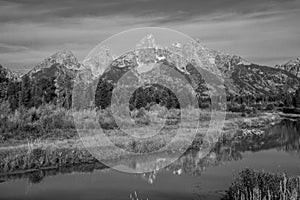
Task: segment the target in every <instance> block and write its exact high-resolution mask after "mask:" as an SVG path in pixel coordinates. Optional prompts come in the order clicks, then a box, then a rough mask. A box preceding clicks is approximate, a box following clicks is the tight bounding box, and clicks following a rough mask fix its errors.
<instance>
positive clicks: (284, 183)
mask: <svg viewBox="0 0 300 200" xmlns="http://www.w3.org/2000/svg"><path fill="white" fill-rule="evenodd" d="M299 198H300V177H287V176H286V175H285V174H272V173H267V172H262V171H255V170H252V169H246V170H243V171H241V172H240V173H239V175H238V177H237V178H236V179H235V180H234V182H233V183H232V185H231V187H230V188H229V190H228V192H227V194H226V196H225V197H224V198H223V199H224V200H229V199H230V200H298V199H299Z"/></svg>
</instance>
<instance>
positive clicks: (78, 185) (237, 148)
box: [0, 120, 300, 200]
mask: <svg viewBox="0 0 300 200" xmlns="http://www.w3.org/2000/svg"><path fill="white" fill-rule="evenodd" d="M299 149H300V121H290V120H282V121H281V123H279V124H276V125H274V126H273V127H271V128H270V129H269V130H267V131H266V132H265V134H262V135H249V136H245V137H235V138H233V139H231V140H223V141H220V142H219V143H218V144H217V145H216V146H215V147H214V148H213V149H212V150H211V152H210V153H209V154H208V155H206V156H204V157H203V155H202V154H201V151H196V150H190V151H187V152H186V153H185V154H184V155H183V156H181V157H180V158H179V159H178V160H177V161H176V162H174V163H173V164H171V165H169V166H168V167H166V168H165V169H164V170H160V171H155V172H152V173H146V174H138V175H134V174H125V173H120V172H117V171H114V170H111V169H107V168H105V166H103V165H101V164H96V165H95V164H93V165H83V166H74V167H73V168H64V169H59V170H45V171H37V172H34V173H27V174H19V175H11V176H6V177H3V178H4V179H6V180H7V181H6V182H3V183H0V191H1V192H0V199H24V197H25V196H26V195H28V194H27V193H26V192H24V187H26V185H28V184H29V183H28V182H27V179H29V181H30V182H31V183H35V184H33V186H32V188H31V196H30V199H41V197H43V199H47V198H48V197H45V194H49V193H51V195H49V198H48V199H59V198H61V197H65V198H72V199H80V198H81V199H84V197H85V196H88V199H97V200H98V199H114V200H115V199H137V197H139V199H149V200H151V199H155V200H156V199H201V198H204V199H219V198H220V196H221V195H222V192H223V191H225V190H226V189H228V187H229V186H230V184H231V182H232V181H233V176H234V175H236V174H237V173H238V172H239V171H240V170H243V169H245V168H248V167H249V168H254V169H259V170H265V171H271V172H285V173H287V174H288V175H299V174H300V159H299ZM129 162H131V161H129ZM132 162H134V161H132ZM80 172H85V173H80ZM86 172H89V173H86ZM0 179H2V178H1V177H0ZM11 179H15V181H11ZM74 180H77V181H74ZM58 185H59V186H60V187H58ZM37 188H39V189H37ZM12 189H14V192H12ZM22 191H23V192H22ZM79 192H80V195H79V196H78V194H79ZM124 196H126V198H124ZM100 197H101V198H100Z"/></svg>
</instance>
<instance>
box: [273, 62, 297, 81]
mask: <svg viewBox="0 0 300 200" xmlns="http://www.w3.org/2000/svg"><path fill="white" fill-rule="evenodd" d="M275 68H278V69H283V70H285V71H288V72H290V73H291V74H294V75H295V76H297V77H298V78H300V58H297V59H295V60H290V61H289V62H287V63H285V64H282V65H276V66H275Z"/></svg>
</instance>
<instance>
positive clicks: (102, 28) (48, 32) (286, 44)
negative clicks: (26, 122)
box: [0, 0, 300, 70]
mask: <svg viewBox="0 0 300 200" xmlns="http://www.w3.org/2000/svg"><path fill="white" fill-rule="evenodd" d="M144 26H157V27H166V28H172V29H175V30H178V31H181V32H183V33H186V34H188V35H190V36H191V37H193V38H195V39H196V38H198V39H199V40H200V41H201V42H202V43H203V44H204V45H206V46H208V47H210V48H213V49H216V50H221V51H225V52H228V53H232V54H237V55H240V56H242V57H244V58H246V59H247V60H249V61H251V62H255V63H259V64H265V65H271V66H272V65H275V64H277V63H284V62H286V61H288V60H290V59H294V58H296V57H298V56H300V1H299V0H185V1H181V0H92V1H84V0H74V1H71V0H59V1H55V0H51V1H49V0H47V1H41V0H9V1H8V0H7V1H3V0H0V64H2V65H4V66H7V67H9V68H11V69H14V70H17V69H28V68H31V67H32V66H34V65H35V64H37V63H39V62H40V61H41V60H43V59H44V58H46V57H48V56H50V55H52V54H53V53H55V52H56V51H58V50H63V49H69V50H71V51H72V52H73V53H74V54H75V56H76V57H77V58H78V59H79V61H81V60H82V59H83V58H84V57H85V56H86V55H87V54H88V53H89V52H90V51H91V50H92V49H93V47H95V46H96V45H97V44H98V43H100V42H101V41H102V40H104V39H106V38H107V37H109V36H111V35H113V34H116V33H118V32H120V31H124V30H127V29H131V28H137V27H144Z"/></svg>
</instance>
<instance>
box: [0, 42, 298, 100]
mask: <svg viewBox="0 0 300 200" xmlns="http://www.w3.org/2000/svg"><path fill="white" fill-rule="evenodd" d="M197 44H199V43H196V44H195V45H197ZM199 46H200V47H201V48H202V50H201V51H205V52H207V53H208V54H209V56H210V60H211V61H212V62H213V63H215V64H216V66H217V68H218V70H219V72H221V76H222V77H223V78H224V79H225V86H226V92H227V95H229V96H238V95H254V96H255V95H277V94H279V93H280V92H282V91H285V92H290V93H294V92H295V91H296V89H297V88H298V87H299V83H300V81H299V77H297V76H295V75H293V74H292V73H290V72H287V71H286V70H283V69H277V68H271V67H267V66H260V65H255V64H251V63H249V62H247V61H246V60H244V59H243V58H241V57H240V56H236V55H230V54H226V53H222V52H218V51H214V50H211V49H209V48H206V47H205V48H203V47H202V46H201V45H200V44H199ZM201 51H200V50H199V52H201ZM159 59H163V58H162V57H160V58H159ZM112 64H113V65H115V67H124V66H126V65H128V62H127V61H126V57H123V58H122V57H120V58H117V59H114V60H113V62H112ZM4 69H6V68H3V67H1V68H0V72H1V73H2V71H8V73H7V74H8V75H7V76H8V77H10V80H12V81H13V82H18V81H19V82H21V83H20V84H21V85H23V86H26V87H33V88H34V87H40V85H39V84H42V83H47V84H49V85H47V86H45V87H42V88H43V89H41V90H44V91H47V92H45V94H44V93H41V92H40V93H39V95H41V98H40V99H39V102H43V101H45V99H46V102H55V103H57V102H64V103H61V104H70V102H68V103H66V100H65V99H66V98H67V99H70V98H71V97H70V96H71V93H72V84H73V82H74V79H75V77H76V76H77V75H78V74H81V81H82V82H83V83H88V84H89V83H92V84H95V83H94V80H97V79H96V78H97V75H98V74H94V73H93V72H94V71H95V69H91V67H90V66H85V65H84V64H81V63H79V62H78V60H77V58H76V57H75V56H74V55H73V53H72V52H70V51H68V50H64V51H60V52H57V53H55V54H54V55H52V56H50V57H49V58H47V59H45V60H44V61H42V62H41V63H40V64H38V65H36V66H35V67H34V68H33V69H32V70H30V71H29V72H27V73H26V74H24V75H22V76H21V80H17V79H16V78H15V77H17V76H16V75H15V74H14V73H13V72H10V70H7V69H6V70H4ZM207 69H208V70H210V69H209V68H207ZM179 70H181V71H182V69H179ZM100 71H101V70H100ZM98 72H99V71H98ZM212 73H214V71H212ZM26 79H27V81H28V80H30V81H29V82H30V84H27V85H26V84H24V80H26ZM45 80H47V81H45ZM4 82H5V81H3V80H1V85H2V86H1V87H2V91H5V90H7V88H5V87H4V86H3V85H5V84H6V83H4ZM42 85H43V84H42ZM3 88H4V89H3ZM47 88H48V89H49V88H50V89H49V91H48V90H47ZM23 89H24V88H23ZM31 90H37V89H32V88H31ZM46 93H47V94H46ZM3 94H7V91H5V92H3ZM45 95H46V96H47V95H48V96H47V97H45ZM29 96H30V95H29ZM68 101H70V100H68Z"/></svg>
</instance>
